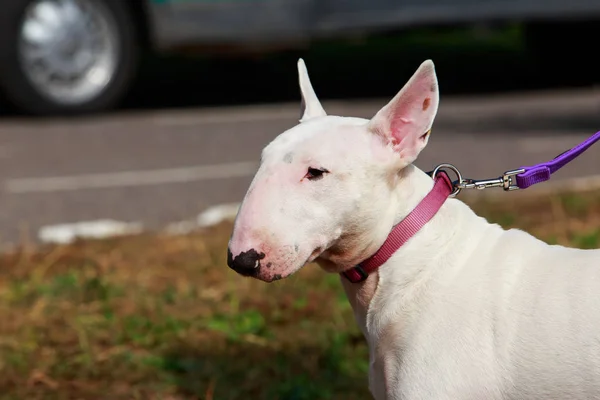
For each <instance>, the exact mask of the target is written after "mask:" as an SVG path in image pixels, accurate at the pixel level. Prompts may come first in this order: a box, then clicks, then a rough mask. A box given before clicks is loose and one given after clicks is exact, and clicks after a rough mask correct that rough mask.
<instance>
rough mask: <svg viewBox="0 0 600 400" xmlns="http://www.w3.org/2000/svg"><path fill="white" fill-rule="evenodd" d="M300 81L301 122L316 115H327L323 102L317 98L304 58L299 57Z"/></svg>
mask: <svg viewBox="0 0 600 400" xmlns="http://www.w3.org/2000/svg"><path fill="white" fill-rule="evenodd" d="M298 82H299V83H300V92H301V94H302V104H301V111H300V115H301V116H302V117H301V118H300V122H304V121H307V120H309V119H311V118H315V117H324V116H326V115H327V113H326V112H325V110H324V109H323V107H322V106H321V102H319V99H318V98H317V95H316V94H315V91H314V89H313V87H312V85H311V83H310V78H309V77H308V71H307V70H306V65H305V64H304V60H303V59H301V58H300V59H298Z"/></svg>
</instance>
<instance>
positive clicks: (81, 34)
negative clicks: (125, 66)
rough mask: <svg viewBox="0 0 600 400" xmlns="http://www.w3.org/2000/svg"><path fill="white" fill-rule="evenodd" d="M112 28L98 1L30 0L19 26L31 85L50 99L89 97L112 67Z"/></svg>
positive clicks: (81, 99) (106, 80) (78, 101)
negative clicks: (31, 0)
mask: <svg viewBox="0 0 600 400" xmlns="http://www.w3.org/2000/svg"><path fill="white" fill-rule="evenodd" d="M116 32H117V30H116V21H115V20H114V18H113V16H112V14H111V13H110V12H109V10H108V9H107V8H106V6H105V5H104V4H102V2H100V1H95V0H36V1H33V2H32V3H31V4H30V5H29V6H28V7H27V9H26V11H25V15H24V18H23V20H22V24H21V29H20V35H19V58H20V62H21V66H22V68H23V71H24V72H25V75H26V77H27V79H28V80H29V81H30V82H31V84H32V85H33V86H34V88H35V89H36V90H37V91H38V92H39V93H41V94H42V95H44V96H45V97H47V98H49V99H50V100H52V101H53V102H55V103H59V104H64V105H77V104H81V103H85V102H88V101H91V100H93V99H94V98H96V97H98V96H99V95H100V94H101V93H102V92H103V91H104V90H105V89H106V87H107V86H108V85H109V83H110V82H111V81H112V79H113V78H114V75H115V72H116V70H117V63H118V54H119V42H118V37H117V35H116Z"/></svg>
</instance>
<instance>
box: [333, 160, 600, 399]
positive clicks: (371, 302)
mask: <svg viewBox="0 0 600 400" xmlns="http://www.w3.org/2000/svg"><path fill="white" fill-rule="evenodd" d="M408 175H409V176H408V177H407V180H408V181H410V184H411V187H413V188H414V187H416V188H418V191H419V192H420V193H421V194H422V197H424V196H425V194H426V193H427V191H428V190H429V189H430V188H431V186H432V181H431V179H430V178H429V177H428V176H426V175H425V174H424V173H422V172H421V171H418V170H416V168H415V169H414V170H413V171H411V172H410V173H409V174H408ZM415 205H416V204H415ZM402 214H403V213H402ZM400 216H401V214H400V215H399V217H400ZM397 222H399V220H398V221H397ZM599 260H600V251H598V250H588V251H584V250H576V249H568V248H564V247H561V246H549V245H547V244H546V243H544V242H541V241H539V240H537V239H535V238H534V237H532V236H531V235H529V234H527V233H525V232H522V231H519V230H509V231H505V230H503V229H502V228H500V227H499V226H497V225H492V224H489V223H488V222H487V221H485V220H484V219H482V218H480V217H477V216H476V215H475V214H474V213H473V212H472V211H471V210H470V209H469V207H468V206H466V205H465V204H464V203H462V202H460V201H458V200H454V199H450V200H448V201H447V202H446V204H445V205H444V206H443V207H442V209H441V210H440V211H439V213H438V214H437V215H436V216H435V217H434V218H433V219H432V220H431V221H430V223H428V224H427V225H426V226H425V227H424V228H423V229H422V230H421V231H419V233H417V234H416V235H415V236H414V237H413V238H412V239H411V240H410V241H409V242H408V243H407V244H406V245H405V246H403V247H401V248H400V249H399V250H398V251H397V252H396V253H395V254H394V256H392V258H390V260H389V261H388V262H387V263H386V264H384V265H382V266H381V267H380V268H379V271H378V274H376V275H375V276H374V275H371V276H370V277H369V278H368V280H367V281H366V282H365V283H363V284H359V285H356V284H353V283H350V282H348V281H347V280H345V279H342V282H343V285H344V288H345V290H346V293H347V294H348V296H349V298H350V301H351V303H352V306H353V309H354V312H355V316H356V319H357V322H358V324H359V326H360V327H361V329H362V331H363V333H364V335H365V337H366V338H367V341H368V344H369V350H370V362H371V371H370V389H371V391H372V393H373V394H374V396H375V398H377V399H448V400H450V399H456V400H459V399H515V400H516V399H519V400H525V399H595V398H600V262H599Z"/></svg>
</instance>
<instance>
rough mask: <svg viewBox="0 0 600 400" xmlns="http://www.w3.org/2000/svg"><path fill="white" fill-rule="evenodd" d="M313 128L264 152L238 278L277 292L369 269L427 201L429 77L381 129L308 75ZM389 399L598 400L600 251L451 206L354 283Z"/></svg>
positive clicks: (305, 124)
mask: <svg viewBox="0 0 600 400" xmlns="http://www.w3.org/2000/svg"><path fill="white" fill-rule="evenodd" d="M299 65H300V70H299V71H300V85H301V88H302V93H303V99H304V103H305V105H306V108H305V110H304V115H303V118H302V120H301V123H300V124H299V125H298V126H297V127H294V128H292V129H290V130H289V131H287V132H285V133H283V134H282V135H280V136H279V137H278V138H277V139H275V140H274V141H273V142H272V143H271V144H269V146H267V148H265V151H264V152H263V157H262V162H261V167H260V169H259V171H258V173H257V175H256V177H255V179H254V181H253V182H252V185H251V187H250V189H249V190H248V193H247V195H246V198H245V199H244V202H243V204H242V207H241V209H240V211H239V214H238V217H237V218H236V222H235V227H234V233H233V235H232V238H231V241H230V250H229V254H228V264H229V265H230V266H231V267H232V268H233V269H235V270H236V271H238V272H239V273H241V274H244V275H251V276H254V277H257V278H259V279H262V280H265V281H273V280H276V279H279V278H282V277H285V276H288V275H290V274H292V273H293V272H294V271H296V270H298V269H299V268H301V267H302V266H303V265H305V264H306V263H308V262H310V261H313V260H316V261H317V262H318V263H319V264H320V265H321V266H322V267H323V268H324V269H325V270H326V271H329V272H341V271H344V270H346V269H348V268H351V267H353V266H354V265H356V264H358V263H359V262H361V261H362V260H364V259H366V258H368V257H369V256H370V255H371V254H373V253H374V252H375V251H376V250H377V249H378V248H379V247H380V246H381V244H382V243H383V242H384V240H385V239H386V237H387V235H388V233H389V232H390V230H391V228H392V226H393V225H395V224H397V223H398V222H400V221H401V220H402V219H403V218H404V217H405V216H406V215H407V214H408V213H409V212H410V211H411V210H412V209H414V208H415V207H416V206H417V204H418V203H419V202H420V201H421V200H422V199H423V198H424V197H425V195H426V194H427V193H428V192H429V191H430V190H431V188H432V186H433V181H432V179H431V178H430V177H429V176H427V175H426V174H424V173H423V172H422V171H420V170H418V169H417V168H416V167H414V166H412V164H411V163H412V162H413V161H414V159H415V158H416V157H417V155H418V154H419V152H420V151H421V150H422V148H424V147H425V145H426V144H427V140H428V131H429V129H430V128H431V124H432V122H433V118H434V116H435V114H436V112H437V104H438V94H437V80H436V78H435V73H434V70H433V64H432V63H430V62H426V63H423V65H422V66H421V67H420V68H419V70H418V71H417V73H415V75H414V76H413V78H411V80H410V81H409V82H408V83H407V85H406V86H405V88H403V90H402V91H401V92H400V93H399V94H398V95H397V96H396V97H395V98H394V99H393V100H392V101H391V102H390V103H389V104H388V105H387V106H386V107H384V108H383V109H382V110H381V111H380V112H379V113H377V115H376V116H375V117H374V118H373V119H371V120H363V119H359V118H342V117H329V116H326V115H325V112H324V110H323V109H322V107H321V106H320V103H319V102H318V100H317V99H316V96H315V95H314V92H313V90H312V87H311V86H310V82H309V81H308V75H307V74H306V71H305V69H304V66H303V63H300V64H299ZM342 282H343V285H344V288H345V290H346V293H347V295H348V298H349V300H350V302H351V304H352V307H353V309H354V312H355V316H356V320H357V322H358V324H359V326H360V328H361V330H362V331H363V333H364V335H365V337H366V339H367V342H368V345H369V352H370V363H371V370H370V374H369V382H370V390H371V392H372V393H373V395H374V397H375V398H376V399H378V400H380V399H409V400H413V399H431V400H441V399H448V400H450V399H452V400H461V399H477V400H479V399H519V400H520V399H565V400H566V399H595V398H598V399H600V250H587V251H585V250H576V249H569V248H564V247H560V246H549V245H547V244H545V243H543V242H542V241H539V240H537V239H535V238H534V237H532V236H531V235H529V234H527V233H525V232H522V231H518V230H510V231H505V230H503V229H502V228H500V227H499V226H498V225H493V224H489V223H488V222H487V221H486V220H485V219H483V218H480V217H478V216H476V215H475V214H474V213H473V212H472V211H471V210H470V209H469V207H468V206H466V205H465V204H464V203H462V202H460V201H459V200H456V199H449V200H447V201H446V203H445V204H444V205H443V206H442V208H441V209H440V211H439V212H438V213H437V214H436V215H435V217H434V218H433V219H432V220H431V221H430V222H429V223H427V224H426V225H425V226H424V227H423V228H422V229H421V230H420V231H419V232H418V233H417V234H416V235H415V236H413V237H412V238H411V239H410V240H409V241H408V242H407V243H406V244H405V245H404V246H402V247H401V248H399V249H398V250H397V251H396V253H395V254H394V255H393V256H392V257H391V258H390V259H389V260H388V261H387V262H386V263H385V264H383V265H382V266H381V267H380V268H379V269H378V271H376V272H375V273H373V274H371V275H370V276H369V277H368V278H367V280H366V281H364V282H362V283H359V284H354V283H350V282H348V281H346V280H345V279H342Z"/></svg>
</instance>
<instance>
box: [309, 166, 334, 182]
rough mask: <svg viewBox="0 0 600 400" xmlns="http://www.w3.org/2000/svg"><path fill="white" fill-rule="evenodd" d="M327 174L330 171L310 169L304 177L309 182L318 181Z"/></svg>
mask: <svg viewBox="0 0 600 400" xmlns="http://www.w3.org/2000/svg"><path fill="white" fill-rule="evenodd" d="M327 172H329V171H327V170H326V169H325V168H312V167H309V168H308V172H307V173H306V175H304V177H305V178H306V179H308V180H311V181H316V180H318V179H321V178H322V177H323V175H324V174H326V173H327Z"/></svg>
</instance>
